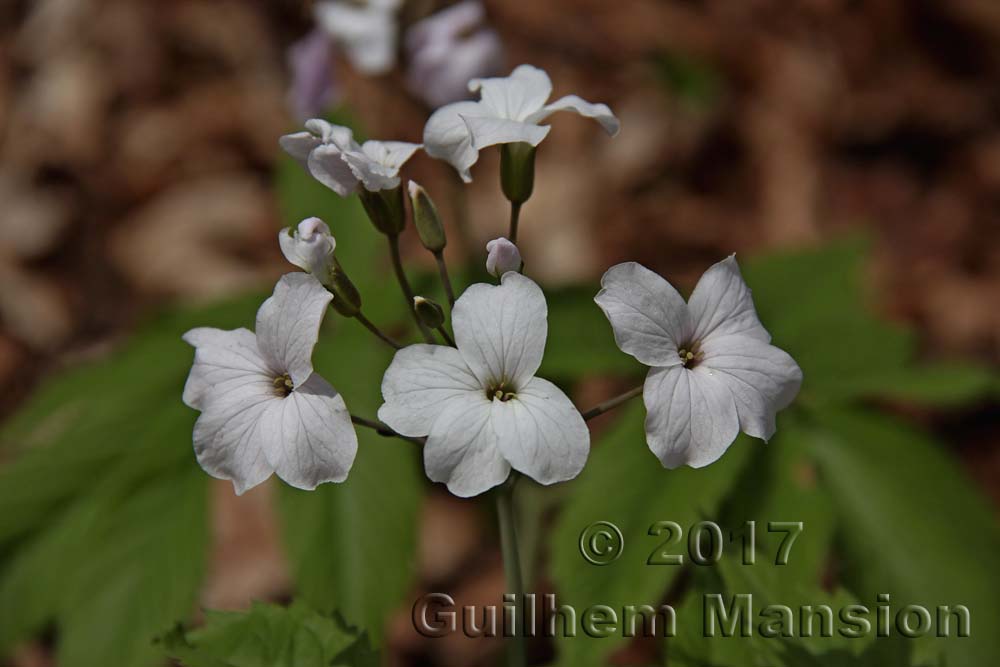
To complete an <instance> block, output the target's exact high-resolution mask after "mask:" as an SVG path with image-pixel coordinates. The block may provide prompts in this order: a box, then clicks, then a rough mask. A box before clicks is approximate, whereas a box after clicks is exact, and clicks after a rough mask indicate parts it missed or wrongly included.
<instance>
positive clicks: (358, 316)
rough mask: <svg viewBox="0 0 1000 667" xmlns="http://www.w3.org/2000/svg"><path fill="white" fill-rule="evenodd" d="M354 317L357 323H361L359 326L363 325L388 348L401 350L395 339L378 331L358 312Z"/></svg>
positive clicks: (401, 347)
mask: <svg viewBox="0 0 1000 667" xmlns="http://www.w3.org/2000/svg"><path fill="white" fill-rule="evenodd" d="M354 317H355V319H357V320H358V322H361V324H363V325H364V327H365V328H366V329H368V330H369V331H371V332H372V333H373V334H375V335H376V336H378V337H379V338H380V339H381V340H382V341H384V342H385V344H386V345H388V346H389V347H391V348H393V349H394V350H401V349H403V346H402V345H401V344H399V343H398V342H397V341H396V340H395V339H393V338H392V337H391V336H389V335H388V334H387V333H385V332H384V331H382V330H381V329H379V328H378V327H377V326H375V325H374V324H373V323H372V321H371V320H369V319H368V318H367V317H365V316H364V315H362V314H361V312H360V311H358V313H357V314H356V315H355V316H354Z"/></svg>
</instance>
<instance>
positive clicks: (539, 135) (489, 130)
mask: <svg viewBox="0 0 1000 667" xmlns="http://www.w3.org/2000/svg"><path fill="white" fill-rule="evenodd" d="M463 120H465V123H466V125H468V126H469V133H470V134H471V135H472V145H473V146H475V148H476V149H477V150H482V149H484V148H486V147H487V146H496V145H498V144H514V143H518V142H524V143H526V144H531V145H532V146H537V145H538V144H540V143H542V139H544V138H545V137H546V136H548V134H549V130H551V129H552V128H550V127H549V126H547V125H544V126H543V125H532V124H531V123H522V122H520V121H516V120H506V119H503V118H493V117H488V116H468V117H465V116H463Z"/></svg>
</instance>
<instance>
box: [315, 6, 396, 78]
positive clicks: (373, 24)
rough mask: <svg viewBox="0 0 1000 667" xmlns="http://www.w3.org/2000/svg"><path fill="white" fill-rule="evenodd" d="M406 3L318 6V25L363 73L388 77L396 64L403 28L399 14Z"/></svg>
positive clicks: (316, 14) (316, 11)
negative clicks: (401, 29)
mask: <svg viewBox="0 0 1000 667" xmlns="http://www.w3.org/2000/svg"><path fill="white" fill-rule="evenodd" d="M401 4H402V0H368V1H367V2H366V3H364V4H360V5H359V4H358V3H356V2H351V1H348V0H327V1H325V2H318V3H316V8H315V10H314V13H315V16H316V23H318V24H319V25H320V27H322V28H323V29H324V30H325V31H326V32H327V34H329V35H330V36H331V37H332V38H333V39H334V40H335V41H336V42H337V43H338V44H339V45H340V46H341V47H342V48H343V49H344V52H345V53H346V54H347V57H348V59H349V60H350V61H351V64H353V65H354V66H355V67H356V68H357V69H358V71H359V72H361V73H363V74H371V75H375V74H384V73H385V72H388V71H389V70H391V69H392V68H393V66H394V65H395V64H396V41H397V39H398V33H399V27H398V25H397V19H396V12H397V11H398V10H399V6H400V5H401Z"/></svg>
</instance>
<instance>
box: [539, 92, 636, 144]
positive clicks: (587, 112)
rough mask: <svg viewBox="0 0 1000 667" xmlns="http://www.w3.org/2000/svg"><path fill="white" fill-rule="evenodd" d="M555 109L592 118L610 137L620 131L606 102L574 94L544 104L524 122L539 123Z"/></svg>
mask: <svg viewBox="0 0 1000 667" xmlns="http://www.w3.org/2000/svg"><path fill="white" fill-rule="evenodd" d="M557 111H575V112H576V113H578V114H580V115H581V116H583V117H584V118H593V119H594V120H596V121H597V122H598V123H600V124H601V127H603V128H604V131H605V132H607V133H608V134H610V135H611V136H612V137H613V136H615V135H617V134H618V132H620V131H621V123H620V122H619V121H618V118H617V116H615V115H614V113H612V112H611V109H610V108H609V107H608V105H607V104H594V103H593V102H588V101H587V100H585V99H583V98H581V97H578V96H576V95H567V96H566V97H561V98H559V99H558V100H556V101H555V102H553V103H552V104H546V105H545V107H543V108H542V110H541V111H538V112H536V113H534V114H532V115H531V116H529V117H528V118H527V119H526V121H525V122H528V123H541V122H542V121H544V120H545V119H546V118H548V117H549V116H551V115H552V114H554V113H555V112H557Z"/></svg>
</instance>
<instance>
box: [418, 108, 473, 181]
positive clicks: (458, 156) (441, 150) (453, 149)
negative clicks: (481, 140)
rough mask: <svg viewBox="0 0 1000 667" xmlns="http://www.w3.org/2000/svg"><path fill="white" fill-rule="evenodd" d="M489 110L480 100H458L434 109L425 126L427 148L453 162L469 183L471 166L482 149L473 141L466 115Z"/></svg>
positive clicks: (464, 179) (437, 155)
mask: <svg viewBox="0 0 1000 667" xmlns="http://www.w3.org/2000/svg"><path fill="white" fill-rule="evenodd" d="M486 113H488V112H487V111H486V110H485V109H484V108H483V107H482V105H480V103H479V102H455V103H454V104H449V105H447V106H443V107H441V108H440V109H438V110H437V111H435V112H434V113H432V114H431V117H430V118H428V119H427V124H426V125H425V126H424V150H426V151H427V154H428V155H430V156H431V157H433V158H437V159H439V160H444V161H446V162H448V163H449V164H451V166H453V167H454V168H455V169H456V170H457V171H458V174H459V176H461V177H462V180H463V181H465V182H466V183H471V182H472V173H471V172H470V171H469V170H470V169H471V167H472V165H474V164H475V163H476V161H477V160H478V159H479V151H478V150H476V148H474V147H473V145H472V135H471V134H470V133H469V127H468V125H466V122H465V120H463V118H466V119H467V118H471V117H474V116H482V115H484V114H486Z"/></svg>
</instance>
